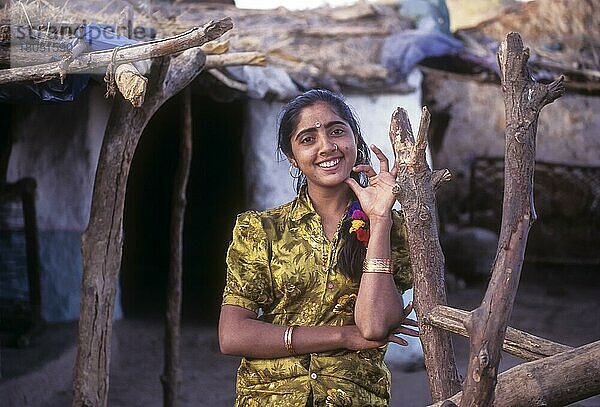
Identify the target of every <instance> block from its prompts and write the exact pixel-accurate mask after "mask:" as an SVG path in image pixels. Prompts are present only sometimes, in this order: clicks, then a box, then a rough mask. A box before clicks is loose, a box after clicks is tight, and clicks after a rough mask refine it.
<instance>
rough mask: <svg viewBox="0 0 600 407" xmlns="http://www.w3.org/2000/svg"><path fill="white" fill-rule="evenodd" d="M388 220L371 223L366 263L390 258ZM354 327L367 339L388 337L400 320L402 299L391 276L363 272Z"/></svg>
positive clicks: (389, 226) (389, 221)
mask: <svg viewBox="0 0 600 407" xmlns="http://www.w3.org/2000/svg"><path fill="white" fill-rule="evenodd" d="M391 225H392V221H391V218H389V219H381V220H374V221H373V220H372V221H371V225H370V231H371V237H370V239H369V247H368V250H367V255H366V258H365V260H369V259H390V256H391V250H390V230H391ZM354 314H355V321H356V325H357V326H358V328H359V329H360V331H361V333H362V334H363V336H364V337H365V338H366V339H370V340H379V339H381V338H384V337H387V336H388V335H389V333H390V330H391V329H393V328H395V327H397V326H398V325H399V324H400V322H401V321H402V319H403V317H404V316H403V303H402V296H401V295H400V294H399V293H398V289H397V288H396V284H395V283H394V278H393V275H392V274H387V273H365V274H363V275H362V278H361V281H360V288H359V290H358V297H357V299H356V306H355V310H354Z"/></svg>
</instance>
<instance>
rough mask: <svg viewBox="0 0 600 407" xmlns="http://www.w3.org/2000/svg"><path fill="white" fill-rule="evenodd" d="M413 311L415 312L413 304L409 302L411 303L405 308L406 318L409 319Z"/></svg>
mask: <svg viewBox="0 0 600 407" xmlns="http://www.w3.org/2000/svg"><path fill="white" fill-rule="evenodd" d="M412 310H413V302H412V301H409V303H408V304H406V307H404V316H405V317H407V316H408V315H410V313H411V312H412Z"/></svg>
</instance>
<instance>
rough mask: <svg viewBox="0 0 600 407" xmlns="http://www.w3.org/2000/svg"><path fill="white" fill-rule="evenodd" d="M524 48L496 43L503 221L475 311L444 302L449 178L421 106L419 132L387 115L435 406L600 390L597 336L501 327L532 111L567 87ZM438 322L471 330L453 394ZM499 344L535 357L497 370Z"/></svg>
mask: <svg viewBox="0 0 600 407" xmlns="http://www.w3.org/2000/svg"><path fill="white" fill-rule="evenodd" d="M528 57H529V51H528V50H527V49H524V48H523V42H522V40H521V37H520V36H519V34H517V33H509V34H508V35H507V36H506V39H505V40H504V41H503V42H502V44H501V47H500V49H499V51H498V62H499V65H500V70H501V86H502V92H503V97H504V101H505V114H506V149H505V162H506V164H505V168H506V170H505V189H504V205H503V213H502V227H501V231H500V238H499V243H498V249H497V253H496V258H495V261H494V264H493V267H492V276H491V280H490V283H489V285H488V289H487V291H486V294H485V297H484V299H483V301H482V303H481V305H480V306H479V307H478V308H477V309H475V310H473V311H471V312H466V311H462V310H455V309H452V308H450V307H447V306H446V296H445V286H444V275H443V266H444V257H443V254H442V252H441V249H440V246H439V240H438V236H437V228H436V217H435V216H436V215H435V197H434V194H433V191H434V189H435V188H436V187H437V185H438V184H439V183H440V181H441V180H444V179H445V178H446V177H445V176H444V173H443V172H442V173H441V175H440V173H439V172H438V173H437V174H436V172H433V173H432V171H431V170H430V169H429V167H428V165H427V162H426V160H425V148H426V145H427V132H428V127H429V113H428V111H427V108H423V112H422V116H421V123H420V127H419V131H418V134H417V138H416V140H415V139H414V137H413V134H412V129H411V127H410V123H409V122H408V115H407V113H406V111H404V110H403V109H400V108H398V109H397V110H396V111H395V112H394V114H393V115H392V121H391V124H390V139H391V142H392V146H393V148H394V152H395V155H396V159H397V165H399V172H398V183H399V186H400V191H399V194H398V197H397V199H398V201H399V202H400V204H401V205H402V208H403V212H404V214H405V218H406V223H407V229H408V243H409V247H410V253H411V260H412V261H413V274H414V284H415V287H414V292H415V311H416V313H417V316H418V319H419V328H420V331H421V342H422V344H423V351H424V354H425V366H426V369H427V375H428V379H429V384H430V391H431V396H432V400H433V401H434V402H435V404H434V405H435V406H446V407H447V406H453V405H460V406H463V407H467V406H491V405H494V406H533V405H539V406H541V405H544V406H550V405H552V406H560V405H565V404H569V403H572V402H575V401H577V400H582V399H585V398H587V397H590V396H593V395H596V394H600V378H599V376H598V373H600V364H598V362H597V361H598V360H600V342H594V343H591V344H588V345H585V346H582V347H579V348H576V349H571V348H569V347H567V346H564V345H561V344H556V343H553V342H551V341H548V340H545V339H543V338H537V337H535V336H533V335H529V334H527V333H524V332H520V331H517V330H514V329H508V333H507V325H508V320H509V318H510V314H511V311H512V307H513V302H514V298H515V295H516V291H517V288H518V284H519V278H520V273H521V267H522V264H523V260H524V255H525V247H526V244H527V235H528V232H529V228H530V226H531V224H532V223H533V222H534V221H535V219H536V215H535V209H534V206H533V172H534V163H535V141H536V140H535V138H536V133H537V120H538V117H539V113H540V110H541V109H542V108H543V107H544V106H545V105H547V104H549V103H552V102H553V101H554V100H556V99H557V98H558V97H560V96H561V95H562V94H563V93H564V86H563V78H562V77H561V78H559V79H558V80H556V81H554V82H552V83H550V84H549V85H543V84H540V83H537V82H535V81H534V80H533V79H532V78H531V76H530V75H529V72H528V70H527V65H526V64H527V60H528ZM444 330H448V331H452V332H457V333H460V334H462V335H465V336H468V337H469V338H470V355H469V366H468V371H467V376H466V379H465V381H464V384H463V391H462V392H461V393H456V389H457V388H460V384H459V382H458V379H457V373H456V365H455V360H454V352H453V347H452V342H451V339H450V338H449V337H448V336H447V335H448V334H447V333H446V332H445V331H444ZM505 336H506V338H505ZM503 348H504V349H505V350H506V351H507V352H510V353H512V354H514V355H517V356H520V357H522V358H524V359H526V360H534V361H533V362H529V363H525V364H523V365H519V366H517V367H515V368H512V369H509V370H508V371H506V372H504V373H502V374H501V375H500V377H499V378H498V364H499V362H500V350H502V349H503ZM536 359H537V360H536ZM567 365H568V367H567ZM565 372H568V374H565ZM497 384H498V385H497ZM454 393H456V394H454Z"/></svg>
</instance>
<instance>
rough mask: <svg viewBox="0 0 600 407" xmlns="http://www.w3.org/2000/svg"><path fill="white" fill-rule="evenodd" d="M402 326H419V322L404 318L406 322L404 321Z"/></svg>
mask: <svg viewBox="0 0 600 407" xmlns="http://www.w3.org/2000/svg"><path fill="white" fill-rule="evenodd" d="M402 325H410V326H419V324H418V323H417V321H415V320H414V319H411V318H404V320H403V321H402Z"/></svg>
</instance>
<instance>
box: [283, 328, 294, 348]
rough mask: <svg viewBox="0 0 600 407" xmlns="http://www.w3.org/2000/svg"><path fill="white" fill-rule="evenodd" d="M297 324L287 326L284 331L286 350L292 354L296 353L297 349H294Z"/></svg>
mask: <svg viewBox="0 0 600 407" xmlns="http://www.w3.org/2000/svg"><path fill="white" fill-rule="evenodd" d="M295 327H296V325H290V326H288V327H287V328H286V330H285V332H284V333H283V345H284V346H285V350H287V351H288V353H289V354H290V355H292V356H295V355H296V351H295V350H294V345H293V344H292V335H293V334H294V328H295Z"/></svg>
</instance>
